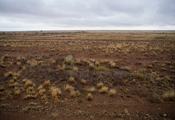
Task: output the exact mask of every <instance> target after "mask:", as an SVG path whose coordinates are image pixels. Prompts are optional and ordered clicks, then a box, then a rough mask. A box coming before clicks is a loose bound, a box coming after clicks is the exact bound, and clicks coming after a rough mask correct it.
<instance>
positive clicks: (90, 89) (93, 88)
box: [86, 87, 96, 93]
mask: <svg viewBox="0 0 175 120" xmlns="http://www.w3.org/2000/svg"><path fill="white" fill-rule="evenodd" d="M86 91H87V92H91V93H92V92H95V91H96V89H95V87H89V88H86Z"/></svg>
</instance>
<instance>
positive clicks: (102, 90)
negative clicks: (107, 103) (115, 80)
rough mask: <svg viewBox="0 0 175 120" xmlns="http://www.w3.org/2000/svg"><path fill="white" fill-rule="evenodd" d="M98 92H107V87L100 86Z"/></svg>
mask: <svg viewBox="0 0 175 120" xmlns="http://www.w3.org/2000/svg"><path fill="white" fill-rule="evenodd" d="M99 92H100V93H107V92H108V87H105V86H104V87H102V88H101V89H100V90H99Z"/></svg>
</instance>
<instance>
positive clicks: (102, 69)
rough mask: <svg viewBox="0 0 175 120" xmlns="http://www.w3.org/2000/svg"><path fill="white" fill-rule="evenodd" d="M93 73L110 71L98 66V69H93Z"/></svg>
mask: <svg viewBox="0 0 175 120" xmlns="http://www.w3.org/2000/svg"><path fill="white" fill-rule="evenodd" d="M93 71H95V72H107V71H110V70H109V69H108V68H106V67H105V66H98V67H95V68H94V70H93Z"/></svg>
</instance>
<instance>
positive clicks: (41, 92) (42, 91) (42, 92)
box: [38, 89, 46, 96]
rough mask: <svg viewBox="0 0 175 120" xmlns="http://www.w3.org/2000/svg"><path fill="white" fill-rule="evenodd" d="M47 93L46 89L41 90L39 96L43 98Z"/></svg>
mask: <svg viewBox="0 0 175 120" xmlns="http://www.w3.org/2000/svg"><path fill="white" fill-rule="evenodd" d="M45 92H46V89H40V90H39V92H38V94H39V95H40V96H42V95H43V94H44V93H45Z"/></svg>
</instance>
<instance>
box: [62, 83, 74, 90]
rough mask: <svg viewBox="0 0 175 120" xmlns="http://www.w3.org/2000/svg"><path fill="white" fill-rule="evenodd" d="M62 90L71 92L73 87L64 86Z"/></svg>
mask: <svg viewBox="0 0 175 120" xmlns="http://www.w3.org/2000/svg"><path fill="white" fill-rule="evenodd" d="M64 90H66V91H72V90H74V87H73V86H70V85H68V84H67V85H66V86H65V88H64Z"/></svg>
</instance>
